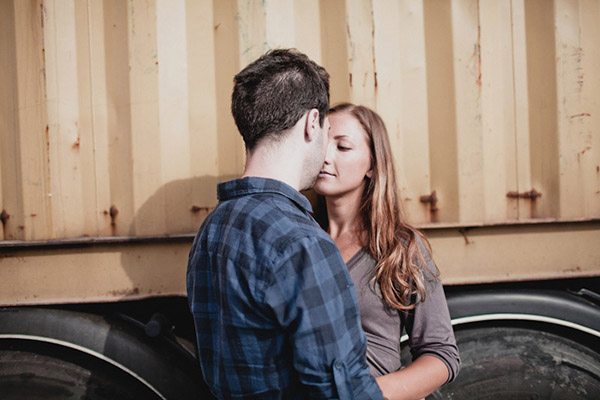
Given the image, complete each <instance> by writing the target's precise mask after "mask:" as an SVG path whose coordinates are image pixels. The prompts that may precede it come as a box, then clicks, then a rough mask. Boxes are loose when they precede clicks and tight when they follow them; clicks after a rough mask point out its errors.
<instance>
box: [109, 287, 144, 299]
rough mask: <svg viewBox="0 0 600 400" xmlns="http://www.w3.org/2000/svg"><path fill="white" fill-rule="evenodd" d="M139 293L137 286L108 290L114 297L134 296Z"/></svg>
mask: <svg viewBox="0 0 600 400" xmlns="http://www.w3.org/2000/svg"><path fill="white" fill-rule="evenodd" d="M139 293H140V289H139V288H130V289H121V290H111V291H110V292H108V294H109V295H111V296H115V297H127V296H135V295H137V294H139Z"/></svg>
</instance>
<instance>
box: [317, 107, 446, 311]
mask: <svg viewBox="0 0 600 400" xmlns="http://www.w3.org/2000/svg"><path fill="white" fill-rule="evenodd" d="M338 112H346V113H349V114H350V115H352V116H353V117H355V118H356V119H357V120H358V122H360V124H361V125H362V127H363V128H364V130H365V131H366V132H367V134H368V137H369V146H370V149H371V168H372V176H371V178H370V179H368V178H367V179H366V181H365V190H364V191H363V196H362V200H361V205H360V214H361V217H362V221H361V223H362V225H363V226H362V228H363V232H364V237H362V238H361V239H362V240H363V246H365V247H366V249H367V251H368V252H369V253H370V254H371V255H372V256H373V258H375V259H376V260H377V267H376V270H375V275H374V280H375V281H376V282H377V283H378V284H379V287H380V290H381V294H382V296H383V300H384V301H385V303H386V304H387V305H388V306H389V307H391V308H393V309H396V310H410V309H412V308H414V306H415V304H416V302H417V301H419V300H420V301H423V300H424V299H425V292H426V290H425V282H424V279H425V276H424V275H425V274H426V270H425V269H424V268H422V267H421V266H424V265H425V257H424V255H423V250H422V249H421V248H420V246H419V242H421V243H422V244H423V245H424V246H426V248H427V250H428V251H431V248H430V246H429V242H428V241H427V239H426V238H425V237H424V236H423V234H421V232H419V231H418V230H417V229H415V228H414V227H412V226H411V225H409V224H408V223H407V222H406V221H405V218H404V212H403V209H402V204H401V201H400V199H399V195H398V190H397V186H396V174H395V171H394V162H393V158H392V151H391V146H390V141H389V137H388V133H387V129H386V127H385V124H384V122H383V120H382V119H381V117H380V116H379V115H378V114H377V113H376V112H375V111H373V110H371V109H369V108H367V107H364V106H360V105H354V104H351V103H341V104H338V105H336V106H335V107H333V108H332V109H331V110H330V112H329V113H330V114H333V113H338ZM435 274H437V271H435Z"/></svg>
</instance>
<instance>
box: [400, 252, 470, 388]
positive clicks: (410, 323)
mask: <svg viewBox="0 0 600 400" xmlns="http://www.w3.org/2000/svg"><path fill="white" fill-rule="evenodd" d="M419 247H420V250H421V253H422V254H423V258H424V261H425V266H424V280H425V287H426V290H427V292H426V295H425V300H424V301H419V302H417V304H416V306H415V308H414V309H413V310H410V311H406V312H402V316H403V319H404V320H405V326H406V333H407V334H408V337H409V339H408V344H409V346H410V351H411V354H412V358H413V360H414V359H417V358H418V357H420V356H421V355H423V354H429V355H432V356H435V357H437V358H439V359H440V360H441V361H442V362H444V364H446V367H447V368H448V382H451V381H453V380H454V379H455V378H456V376H457V375H458V372H459V370H460V357H459V353H458V347H457V345H456V339H455V337H454V331H453V329H452V322H451V320H450V313H449V311H448V304H447V302H446V296H445V294H444V288H443V286H442V283H441V282H440V280H439V279H438V278H437V276H436V275H437V267H436V266H435V263H434V262H433V260H432V258H431V254H430V253H429V251H428V250H427V249H426V248H425V246H424V245H423V244H422V243H419Z"/></svg>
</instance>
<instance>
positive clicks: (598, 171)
mask: <svg viewBox="0 0 600 400" xmlns="http://www.w3.org/2000/svg"><path fill="white" fill-rule="evenodd" d="M596 173H597V174H600V165H596Z"/></svg>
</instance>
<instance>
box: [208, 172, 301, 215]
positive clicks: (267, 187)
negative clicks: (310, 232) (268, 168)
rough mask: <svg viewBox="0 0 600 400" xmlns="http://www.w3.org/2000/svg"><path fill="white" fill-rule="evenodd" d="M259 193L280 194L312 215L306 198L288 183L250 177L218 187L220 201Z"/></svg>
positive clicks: (224, 183) (221, 184)
mask: <svg viewBox="0 0 600 400" xmlns="http://www.w3.org/2000/svg"><path fill="white" fill-rule="evenodd" d="M258 193H275V194H280V195H282V196H285V197H287V198H288V199H290V200H291V201H292V202H293V203H294V204H296V206H298V208H300V209H301V210H303V211H304V212H307V213H309V214H310V213H312V206H311V205H310V202H309V201H308V199H307V198H306V197H304V196H303V195H302V194H301V193H300V192H298V191H297V190H296V189H294V188H293V187H291V186H290V185H288V184H287V183H284V182H282V181H278V180H275V179H269V178H259V177H255V176H250V177H245V178H240V179H234V180H231V181H227V182H223V183H220V184H219V185H218V186H217V197H218V199H219V201H226V200H230V199H233V198H236V197H241V196H246V195H250V194H258Z"/></svg>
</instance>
